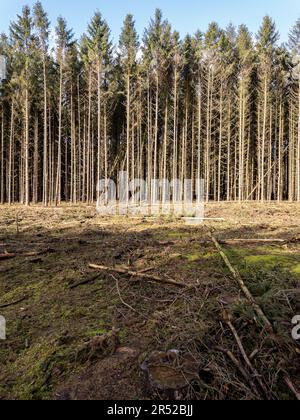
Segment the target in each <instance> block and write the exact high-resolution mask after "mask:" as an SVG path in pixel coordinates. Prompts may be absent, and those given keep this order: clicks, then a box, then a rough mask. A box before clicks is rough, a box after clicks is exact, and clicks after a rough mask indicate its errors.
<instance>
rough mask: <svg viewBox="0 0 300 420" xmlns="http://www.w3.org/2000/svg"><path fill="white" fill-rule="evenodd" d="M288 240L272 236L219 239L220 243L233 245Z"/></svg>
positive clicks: (282, 242) (284, 241)
mask: <svg viewBox="0 0 300 420" xmlns="http://www.w3.org/2000/svg"><path fill="white" fill-rule="evenodd" d="M286 242H287V241H286V240H285V239H277V238H274V239H271V238H267V239H261V238H259V239H253V238H252V239H242V238H238V239H225V240H221V241H219V243H220V244H224V245H231V244H236V243H248V244H256V243H257V244H260V243H262V244H264V243H266V244H269V243H279V244H285V243H286Z"/></svg>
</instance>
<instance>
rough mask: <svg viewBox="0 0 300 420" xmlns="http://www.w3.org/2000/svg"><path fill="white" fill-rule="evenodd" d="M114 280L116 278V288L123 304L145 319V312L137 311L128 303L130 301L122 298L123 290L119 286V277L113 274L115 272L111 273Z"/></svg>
mask: <svg viewBox="0 0 300 420" xmlns="http://www.w3.org/2000/svg"><path fill="white" fill-rule="evenodd" d="M110 276H111V277H112V278H113V279H114V280H115V282H116V288H117V292H118V295H119V298H120V301H121V302H122V303H123V305H124V306H126V307H127V308H128V309H130V310H131V311H133V312H135V313H136V314H138V315H140V316H141V317H143V318H144V319H147V318H146V317H145V316H144V315H143V314H141V313H140V312H139V311H137V310H136V309H134V308H133V307H132V306H130V305H128V303H126V302H125V301H124V299H123V298H122V295H121V292H120V288H119V281H118V279H117V278H116V277H115V276H114V275H113V274H111V275H110Z"/></svg>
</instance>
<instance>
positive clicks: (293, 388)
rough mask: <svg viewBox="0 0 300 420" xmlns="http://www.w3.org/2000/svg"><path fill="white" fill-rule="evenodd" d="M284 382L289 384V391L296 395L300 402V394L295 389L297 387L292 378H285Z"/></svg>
mask: <svg viewBox="0 0 300 420" xmlns="http://www.w3.org/2000/svg"><path fill="white" fill-rule="evenodd" d="M284 382H285V383H286V384H287V386H288V387H289V389H290V390H291V391H292V393H293V394H294V395H295V397H296V399H297V400H298V401H300V392H299V391H298V390H297V389H296V388H295V385H294V384H293V382H292V381H291V380H290V378H288V377H286V378H284Z"/></svg>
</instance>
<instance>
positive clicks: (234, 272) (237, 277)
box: [209, 232, 273, 333]
mask: <svg viewBox="0 0 300 420" xmlns="http://www.w3.org/2000/svg"><path fill="white" fill-rule="evenodd" d="M209 236H210V238H211V240H212V242H213V243H214V245H215V247H216V249H217V250H218V252H219V254H220V256H221V257H222V259H223V261H224V262H225V264H226V266H227V268H228V269H229V271H230V272H231V274H232V275H233V277H234V278H235V280H236V281H237V282H238V284H239V286H240V288H241V290H242V291H243V293H244V295H245V296H246V298H247V299H248V300H249V302H250V303H251V304H252V306H253V308H254V309H255V311H256V313H257V315H258V316H259V317H260V318H261V319H262V320H263V322H264V324H265V327H266V329H267V330H268V331H269V332H271V333H273V327H272V325H271V323H270V321H269V320H268V318H267V317H266V315H265V314H264V312H263V311H262V309H261V308H260V306H259V305H258V304H257V303H256V301H255V299H254V297H253V296H252V294H251V292H250V290H249V289H248V287H247V286H246V284H245V282H244V280H243V279H242V277H241V275H240V273H239V272H238V270H237V269H235V268H234V267H233V266H232V265H231V263H230V261H229V259H228V257H227V255H226V254H225V253H224V252H223V250H222V248H221V246H220V244H219V242H218V241H217V239H216V238H215V237H214V236H213V234H212V233H211V232H209Z"/></svg>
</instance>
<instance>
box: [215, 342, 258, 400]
mask: <svg viewBox="0 0 300 420" xmlns="http://www.w3.org/2000/svg"><path fill="white" fill-rule="evenodd" d="M216 350H217V351H220V352H221V353H224V354H226V355H227V357H228V358H229V359H230V360H231V361H232V363H233V364H234V365H235V367H236V368H237V369H238V370H239V371H240V373H241V375H242V376H243V377H244V379H245V380H246V381H247V382H248V384H249V385H250V386H251V389H252V391H253V392H254V394H255V395H256V396H257V397H258V398H260V399H262V397H261V395H260V393H259V392H258V389H257V387H256V385H255V383H254V382H253V380H252V378H251V377H250V376H249V375H248V373H247V372H246V370H245V369H244V367H243V365H242V364H241V363H240V362H239V360H238V359H237V358H236V357H235V356H234V354H233V353H232V352H231V351H230V350H226V349H223V348H222V347H216Z"/></svg>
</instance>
